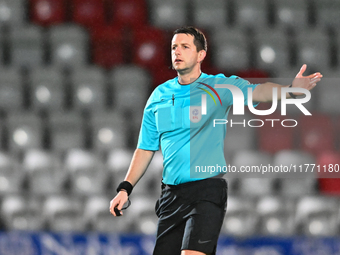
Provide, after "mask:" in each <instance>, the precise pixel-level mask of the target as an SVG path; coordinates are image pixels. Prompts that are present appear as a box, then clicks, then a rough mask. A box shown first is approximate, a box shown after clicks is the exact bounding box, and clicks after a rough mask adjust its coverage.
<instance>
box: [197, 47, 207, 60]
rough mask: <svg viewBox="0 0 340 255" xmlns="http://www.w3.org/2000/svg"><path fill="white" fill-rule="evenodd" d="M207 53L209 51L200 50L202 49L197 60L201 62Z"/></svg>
mask: <svg viewBox="0 0 340 255" xmlns="http://www.w3.org/2000/svg"><path fill="white" fill-rule="evenodd" d="M206 55H207V52H206V51H205V50H200V51H199V52H198V59H197V62H198V63H201V62H202V61H203V60H204V58H205V56H206Z"/></svg>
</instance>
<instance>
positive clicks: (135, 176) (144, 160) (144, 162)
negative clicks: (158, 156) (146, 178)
mask: <svg viewBox="0 0 340 255" xmlns="http://www.w3.org/2000/svg"><path fill="white" fill-rule="evenodd" d="M154 154H155V152H154V151H148V150H142V149H138V148H137V149H136V150H135V152H134V154H133V157H132V160H131V164H130V167H129V170H128V172H127V174H126V176H125V179H124V181H128V182H129V183H131V185H132V186H135V185H136V184H137V182H138V181H139V180H140V178H141V177H142V176H143V175H144V173H145V171H146V169H147V168H148V166H149V164H150V162H151V160H152V157H153V155H154ZM127 200H128V194H127V192H126V191H124V190H122V191H120V192H118V194H117V195H116V196H115V197H114V198H113V199H112V200H111V202H110V212H111V213H112V214H113V215H114V216H116V213H115V212H114V208H115V207H117V208H118V210H119V211H121V210H122V207H123V205H124V204H125V203H126V202H127ZM121 213H122V212H121Z"/></svg>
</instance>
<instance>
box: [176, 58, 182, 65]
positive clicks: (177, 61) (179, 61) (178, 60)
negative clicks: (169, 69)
mask: <svg viewBox="0 0 340 255" xmlns="http://www.w3.org/2000/svg"><path fill="white" fill-rule="evenodd" d="M181 62H183V60H181V59H178V58H176V59H175V61H174V63H175V64H177V63H181Z"/></svg>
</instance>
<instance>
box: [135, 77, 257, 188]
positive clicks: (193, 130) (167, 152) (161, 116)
mask: <svg viewBox="0 0 340 255" xmlns="http://www.w3.org/2000/svg"><path fill="white" fill-rule="evenodd" d="M216 84H229V85H234V86H236V87H238V88H239V89H241V90H242V92H243V95H244V104H245V105H247V102H248V96H247V93H248V92H247V90H248V88H249V87H251V88H252V90H253V89H254V88H255V87H256V86H257V85H258V84H250V83H249V82H248V81H246V80H244V79H241V78H239V77H237V76H231V77H228V78H227V77H225V76H224V75H223V74H218V75H208V74H205V73H202V74H201V75H200V77H199V78H198V79H197V80H195V81H194V82H192V83H190V84H187V85H181V84H179V83H178V77H176V78H174V79H171V80H168V81H167V82H165V83H163V84H161V85H159V86H158V87H157V88H156V89H155V90H154V91H153V92H152V94H151V96H150V98H149V99H148V101H147V103H146V106H145V109H144V115H143V121H142V125H141V129H140V133H139V139H138V144H137V148H139V149H143V150H150V151H157V150H159V148H161V150H162V154H163V159H164V161H163V167H164V169H163V183H165V184H169V185H177V184H181V183H186V182H191V181H196V180H201V179H205V178H210V177H213V176H216V175H219V174H221V172H219V171H218V167H221V169H222V168H223V166H224V167H225V166H226V161H225V158H224V138H225V135H226V130H227V125H215V127H214V119H227V116H228V112H229V109H230V107H231V106H232V104H233V97H232V93H231V92H230V90H229V89H225V88H215V85H216ZM202 95H205V98H206V99H205V100H206V101H205V104H203V103H204V99H203V97H202ZM203 105H205V108H206V111H205V113H204V111H203V112H202V107H203ZM202 113H203V114H202ZM230 146H232V145H230ZM211 166H214V167H215V170H216V171H215V172H211V171H205V172H204V171H203V169H209V167H211ZM216 168H217V169H216ZM198 169H200V170H202V171H198ZM210 169H211V168H210ZM212 169H213V168H212Z"/></svg>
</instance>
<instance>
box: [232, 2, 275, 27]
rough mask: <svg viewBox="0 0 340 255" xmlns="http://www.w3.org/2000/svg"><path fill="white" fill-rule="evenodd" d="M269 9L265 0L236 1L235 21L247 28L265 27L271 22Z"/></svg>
mask: <svg viewBox="0 0 340 255" xmlns="http://www.w3.org/2000/svg"><path fill="white" fill-rule="evenodd" d="M268 13H269V10H268V6H267V2H266V1H265V0H256V1H247V0H240V1H236V2H235V21H236V24H237V25H238V26H241V27H246V28H263V27H267V26H268V24H269V15H268Z"/></svg>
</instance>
